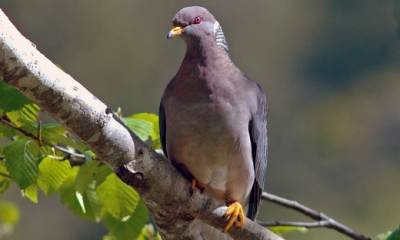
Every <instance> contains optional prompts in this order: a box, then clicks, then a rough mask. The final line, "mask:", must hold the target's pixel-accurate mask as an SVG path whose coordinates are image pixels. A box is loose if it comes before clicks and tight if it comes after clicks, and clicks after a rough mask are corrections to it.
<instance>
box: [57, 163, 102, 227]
mask: <svg viewBox="0 0 400 240" xmlns="http://www.w3.org/2000/svg"><path fill="white" fill-rule="evenodd" d="M79 169H80V167H72V168H71V169H70V170H69V172H68V175H67V177H66V179H65V181H64V182H63V184H61V186H60V187H59V188H58V189H57V190H56V191H57V193H58V194H59V195H60V198H61V203H62V204H66V205H67V207H68V209H69V210H70V211H72V212H73V213H74V214H75V215H77V216H79V217H81V218H83V219H86V220H88V221H92V222H97V221H98V220H99V215H98V214H99V211H101V210H99V207H100V208H101V206H100V202H99V201H98V200H97V204H98V205H99V206H97V205H96V207H95V209H96V210H95V211H93V208H92V206H93V205H94V204H95V203H94V202H93V203H90V200H93V195H92V194H89V195H91V198H89V197H88V194H87V191H86V190H85V191H84V192H85V193H84V194H82V202H83V205H84V206H85V212H83V211H82V208H81V205H80V203H79V201H78V199H77V197H76V189H75V188H76V186H75V185H76V183H75V181H76V178H77V175H78V171H79ZM87 188H89V190H88V191H89V192H91V193H92V192H94V193H95V190H94V189H93V188H92V186H89V187H87ZM94 201H96V200H94Z"/></svg>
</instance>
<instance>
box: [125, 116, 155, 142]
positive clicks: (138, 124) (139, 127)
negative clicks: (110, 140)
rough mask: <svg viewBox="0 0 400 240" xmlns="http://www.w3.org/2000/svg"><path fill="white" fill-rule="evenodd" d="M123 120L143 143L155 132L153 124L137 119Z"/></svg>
mask: <svg viewBox="0 0 400 240" xmlns="http://www.w3.org/2000/svg"><path fill="white" fill-rule="evenodd" d="M121 120H122V121H123V122H124V123H125V124H126V126H128V128H129V129H131V130H132V131H133V132H134V133H135V134H136V135H137V136H138V137H139V138H140V139H141V140H142V141H146V140H147V139H148V138H149V136H150V135H151V132H152V131H153V123H151V122H149V121H147V120H143V119H136V118H121Z"/></svg>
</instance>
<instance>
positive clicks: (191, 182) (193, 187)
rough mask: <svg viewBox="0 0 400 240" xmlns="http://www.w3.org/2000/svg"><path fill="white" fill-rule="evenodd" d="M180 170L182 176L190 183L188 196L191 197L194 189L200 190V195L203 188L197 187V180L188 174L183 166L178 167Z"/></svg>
mask: <svg viewBox="0 0 400 240" xmlns="http://www.w3.org/2000/svg"><path fill="white" fill-rule="evenodd" d="M179 168H180V170H181V172H182V174H183V175H184V176H185V177H186V178H187V179H188V180H189V181H190V196H192V195H193V193H194V189H195V188H196V187H197V188H198V189H199V190H200V193H203V191H204V187H203V186H201V185H199V183H198V182H197V180H196V179H195V178H194V177H193V175H192V174H191V173H190V172H189V170H188V169H187V167H186V166H185V165H183V164H181V165H180V167H179Z"/></svg>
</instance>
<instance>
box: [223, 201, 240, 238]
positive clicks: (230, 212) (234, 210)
mask: <svg viewBox="0 0 400 240" xmlns="http://www.w3.org/2000/svg"><path fill="white" fill-rule="evenodd" d="M224 216H225V217H228V216H230V218H229V221H228V223H227V224H226V226H225V227H224V230H223V232H227V231H228V230H229V229H230V228H231V227H232V225H233V223H235V226H236V227H241V226H243V225H244V221H245V220H244V219H245V218H244V213H243V208H242V205H241V204H240V203H238V202H233V203H231V204H229V206H228V209H227V210H226V212H225V214H224Z"/></svg>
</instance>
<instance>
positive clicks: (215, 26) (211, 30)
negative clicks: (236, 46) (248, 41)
mask: <svg viewBox="0 0 400 240" xmlns="http://www.w3.org/2000/svg"><path fill="white" fill-rule="evenodd" d="M172 24H173V26H174V28H173V29H172V30H171V31H170V32H169V33H168V35H167V38H168V39H169V38H172V37H175V36H181V37H182V38H183V39H184V40H185V42H186V43H187V44H190V43H199V42H200V41H201V40H209V39H212V40H214V41H215V43H216V44H217V45H218V46H219V47H220V48H221V49H222V50H224V51H225V52H226V53H228V45H227V44H226V40H225V36H224V33H223V32H222V28H221V26H220V24H219V23H218V21H217V20H216V19H215V18H214V16H213V15H212V14H211V13H210V12H209V11H208V10H207V9H205V8H203V7H197V6H194V7H186V8H183V9H181V10H180V11H179V12H178V13H177V14H176V15H175V17H174V18H173V19H172Z"/></svg>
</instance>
